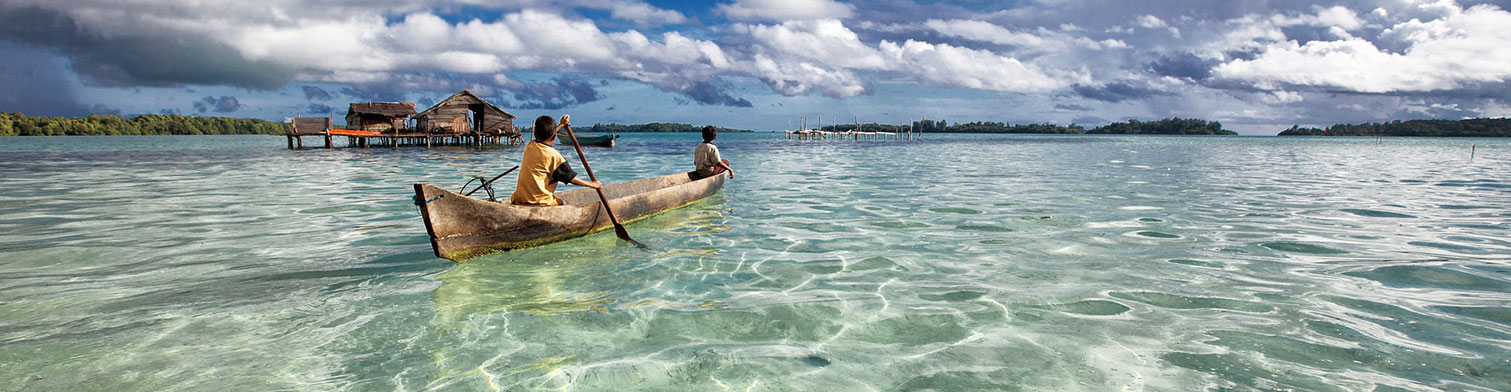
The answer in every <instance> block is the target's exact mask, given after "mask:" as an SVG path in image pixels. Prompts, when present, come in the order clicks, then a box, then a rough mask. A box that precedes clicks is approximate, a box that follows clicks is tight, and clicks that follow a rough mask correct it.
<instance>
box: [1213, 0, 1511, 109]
mask: <svg viewBox="0 0 1511 392" xmlns="http://www.w3.org/2000/svg"><path fill="white" fill-rule="evenodd" d="M1432 4H1433V5H1435V6H1440V5H1441V4H1439V3H1432ZM1326 12H1327V11H1326V10H1324V13H1326ZM1437 14H1439V15H1443V16H1442V17H1440V18H1437V19H1431V20H1426V21H1423V20H1420V19H1415V18H1413V19H1411V20H1407V21H1404V22H1400V23H1397V24H1395V25H1393V26H1392V27H1389V28H1386V29H1384V30H1383V31H1382V32H1381V33H1380V35H1379V37H1377V39H1379V40H1380V41H1382V42H1395V43H1398V44H1400V45H1403V47H1404V50H1399V51H1394V50H1385V49H1382V48H1380V47H1379V46H1378V45H1377V44H1376V42H1374V41H1370V40H1368V39H1365V38H1361V37H1355V36H1351V35H1346V34H1345V36H1344V37H1342V38H1339V39H1335V40H1329V41H1310V42H1307V43H1305V44H1302V43H1299V42H1297V41H1293V40H1288V41H1278V42H1270V43H1267V44H1262V45H1260V46H1259V49H1260V50H1261V53H1260V54H1259V56H1257V57H1255V58H1253V59H1247V60H1245V59H1238V60H1233V61H1229V62H1226V63H1224V64H1221V65H1218V66H1217V67H1216V68H1215V69H1214V75H1215V76H1217V77H1218V78H1221V79H1225V80H1230V81H1237V82H1242V83H1246V84H1250V85H1253V86H1256V87H1259V88H1264V89H1280V88H1282V87H1283V86H1286V85H1290V86H1306V87H1315V88H1321V89H1327V90H1343V91H1351V92H1362V93H1407V92H1429V91H1441V90H1452V89H1458V88H1465V87H1472V86H1475V85H1479V84H1484V83H1504V82H1508V81H1511V66H1508V64H1511V52H1508V51H1506V50H1505V49H1504V48H1507V47H1511V29H1508V28H1506V26H1511V13H1508V12H1506V11H1505V10H1502V9H1500V8H1496V7H1494V6H1490V5H1480V6H1475V7H1471V8H1469V9H1467V10H1465V9H1457V10H1450V11H1442V10H1438V12H1437ZM1340 20H1341V21H1342V24H1348V21H1347V18H1343V19H1330V20H1323V19H1318V20H1317V21H1318V22H1319V23H1334V24H1335V25H1336V24H1337V23H1339V21H1340ZM1338 27H1343V26H1338Z"/></svg>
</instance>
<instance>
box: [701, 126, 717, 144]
mask: <svg viewBox="0 0 1511 392" xmlns="http://www.w3.org/2000/svg"><path fill="white" fill-rule="evenodd" d="M717 136H719V129H718V128H714V126H712V125H709V126H705V127H703V142H704V143H709V142H712V141H714V137H717Z"/></svg>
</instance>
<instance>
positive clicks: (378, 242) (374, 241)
mask: <svg viewBox="0 0 1511 392" xmlns="http://www.w3.org/2000/svg"><path fill="white" fill-rule="evenodd" d="M394 234H397V233H394ZM419 234H421V235H386V236H381V237H372V238H364V239H360V240H356V241H352V243H351V244H352V246H357V247H363V246H385V245H426V246H429V245H430V237H427V236H425V235H424V234H425V233H424V232H421V233H419Z"/></svg>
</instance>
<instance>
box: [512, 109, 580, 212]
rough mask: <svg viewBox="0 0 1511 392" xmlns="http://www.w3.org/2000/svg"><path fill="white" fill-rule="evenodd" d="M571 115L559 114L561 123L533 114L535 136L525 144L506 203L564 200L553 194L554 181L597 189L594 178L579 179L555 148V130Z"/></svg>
mask: <svg viewBox="0 0 1511 392" xmlns="http://www.w3.org/2000/svg"><path fill="white" fill-rule="evenodd" d="M571 118H572V117H571V116H561V124H556V121H555V120H554V119H552V118H551V116H540V117H536V118H535V140H532V141H530V142H529V143H526V144H525V154H524V157H523V158H522V159H521V162H520V164H519V180H518V181H516V182H515V184H514V194H513V195H510V196H509V203H511V204H519V205H531V206H559V205H563V204H565V203H563V202H562V200H561V199H560V198H557V197H556V194H555V193H556V184H557V183H561V182H566V183H571V184H572V185H577V186H585V187H588V188H593V189H599V188H602V187H603V184H600V183H599V182H598V181H583V180H582V179H581V178H577V172H575V171H572V166H571V165H569V164H567V159H566V158H563V157H562V156H561V153H560V152H557V151H556V148H555V145H556V130H558V129H561V127H563V126H566V125H567V124H569V123H570V120H571Z"/></svg>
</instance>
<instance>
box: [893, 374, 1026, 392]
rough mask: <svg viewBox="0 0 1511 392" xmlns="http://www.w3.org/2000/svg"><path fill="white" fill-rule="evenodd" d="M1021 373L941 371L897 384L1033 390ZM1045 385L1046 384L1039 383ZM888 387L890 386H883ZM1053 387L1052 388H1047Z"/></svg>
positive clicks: (945, 388) (907, 388) (943, 388)
mask: <svg viewBox="0 0 1511 392" xmlns="http://www.w3.org/2000/svg"><path fill="white" fill-rule="evenodd" d="M1024 376H1025V375H1023V374H1013V373H1011V372H1009V371H1006V370H997V371H991V372H973V371H963V370H951V371H941V372H937V373H931V374H928V375H920V376H915V377H912V378H909V379H907V381H903V382H902V384H900V385H897V386H896V389H895V390H898V391H1024V390H1035V388H1033V387H1031V386H1030V387H1025V385H1029V383H1027V382H1026V380H1025V379H1024ZM1028 376H1038V377H1047V373H1044V372H1040V373H1036V374H1031V375H1028ZM1040 386H1047V385H1040ZM885 389H890V388H885ZM1047 389H1053V388H1047Z"/></svg>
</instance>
